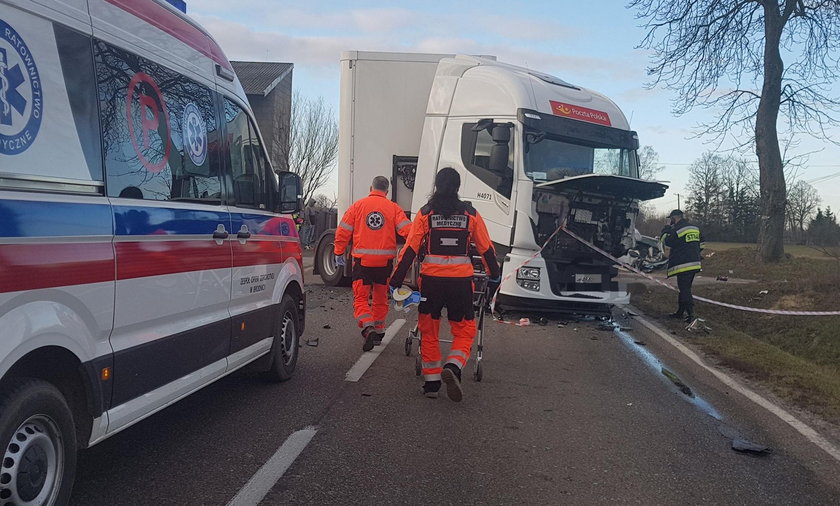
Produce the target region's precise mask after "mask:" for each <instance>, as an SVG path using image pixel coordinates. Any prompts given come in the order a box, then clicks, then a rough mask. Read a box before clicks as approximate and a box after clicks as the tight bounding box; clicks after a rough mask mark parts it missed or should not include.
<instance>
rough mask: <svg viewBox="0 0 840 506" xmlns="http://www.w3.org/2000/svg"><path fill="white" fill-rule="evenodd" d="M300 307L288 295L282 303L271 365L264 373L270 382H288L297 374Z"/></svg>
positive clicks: (275, 332)
mask: <svg viewBox="0 0 840 506" xmlns="http://www.w3.org/2000/svg"><path fill="white" fill-rule="evenodd" d="M299 321H300V320H299V319H298V306H297V304H296V303H295V300H294V299H293V298H292V296H291V295H289V294H286V295H284V296H283V299H282V300H281V301H280V308H279V310H278V311H277V322H276V323H275V326H274V343H272V345H271V352H270V353H271V365H270V366H269V368H268V370H267V371H265V372H264V373H263V377H264V378H265V379H266V380H268V381H273V382H280V381H286V380H288V379H289V378H291V377H292V374H293V373H294V372H295V365H296V364H297V359H298V350H299V349H300V348H299V346H298V344H299V342H300V333H299V331H298V322H299Z"/></svg>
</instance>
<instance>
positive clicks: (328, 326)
mask: <svg viewBox="0 0 840 506" xmlns="http://www.w3.org/2000/svg"><path fill="white" fill-rule="evenodd" d="M324 328H325V329H331V328H332V327H330V324H329V323H328V324H326V325H324Z"/></svg>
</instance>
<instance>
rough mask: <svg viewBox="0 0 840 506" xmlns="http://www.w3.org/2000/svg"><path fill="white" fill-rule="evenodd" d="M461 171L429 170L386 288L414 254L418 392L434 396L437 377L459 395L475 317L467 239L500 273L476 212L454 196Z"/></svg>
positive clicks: (491, 270) (492, 273)
mask: <svg viewBox="0 0 840 506" xmlns="http://www.w3.org/2000/svg"><path fill="white" fill-rule="evenodd" d="M460 186H461V176H460V175H459V174H458V172H457V171H456V170H455V169H453V168H450V167H446V168H443V169H441V170H440V171H439V172H438V173H437V175H436V176H435V191H434V193H433V194H432V197H431V198H430V199H429V202H428V204H426V205H425V206H423V207H422V208H421V209H420V212H419V213H417V216H416V217H415V218H414V222H413V223H412V225H411V232H410V233H409V236H408V239H406V243H405V247H404V248H403V249H402V252H401V253H400V260H399V263H398V264H397V268H396V270H395V271H394V274H393V276H391V281H390V285H391V288H392V289H393V288H397V287H399V286H400V285H402V282H403V279H405V275H406V273H407V272H408V269H409V268H410V267H411V265H412V264H413V263H414V260H415V258H417V257H419V258H420V281H419V284H420V293H421V295H422V297H423V299H421V302H420V306H419V307H418V313H419V315H418V319H417V325H418V328H419V330H420V335H421V340H420V355H421V361H422V371H423V378H424V379H425V384H424V385H423V394H424V395H426V396H427V397H433V398H434V397H437V395H438V390H440V387H441V381H443V382H444V383H445V384H446V393H447V395H448V396H449V398H450V399H452V400H453V401H456V402H457V401H460V400H461V398H462V395H463V393H462V391H461V370H462V369H463V368H464V366H465V365H466V363H467V360H468V359H469V357H470V349H471V348H472V343H473V339H475V332H476V323H475V316H474V310H473V274H474V268H473V262H472V257H471V244H474V245H475V249H476V250H477V252H478V254H479V255H481V257H482V259H483V262H484V265H485V268H486V272H487V273H488V275H489V277H490V279H491V280H494V281H498V278H499V276H500V274H501V269H500V267H499V262H498V260H497V259H496V251H495V250H494V249H493V243H492V242H491V241H490V235H489V234H488V233H487V226H486V225H485V224H484V220H482V219H481V215H479V214H478V212H477V211H476V210H475V209H473V207H472V206H471V205H470V204H469V203H467V202H462V201H461V200H460V199H459V198H458V188H459V187H460ZM444 308H446V317H447V319H448V320H449V327H450V329H451V331H452V348H451V349H450V351H449V355H448V357H447V359H446V363H445V364H442V363H441V360H442V357H441V353H440V341H439V332H440V317H441V311H442V310H443V309H444Z"/></svg>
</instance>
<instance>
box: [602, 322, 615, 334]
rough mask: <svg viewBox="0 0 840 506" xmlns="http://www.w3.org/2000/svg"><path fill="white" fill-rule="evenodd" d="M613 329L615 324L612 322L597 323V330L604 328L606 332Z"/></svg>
mask: <svg viewBox="0 0 840 506" xmlns="http://www.w3.org/2000/svg"><path fill="white" fill-rule="evenodd" d="M614 329H615V325H613V324H612V322H600V323H599V324H598V330H604V331H607V332H612V331H613V330H614Z"/></svg>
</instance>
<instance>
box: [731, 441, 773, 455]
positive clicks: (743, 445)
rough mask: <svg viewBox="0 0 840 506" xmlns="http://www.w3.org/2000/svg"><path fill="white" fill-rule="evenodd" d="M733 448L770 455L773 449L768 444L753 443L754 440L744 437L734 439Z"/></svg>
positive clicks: (742, 451) (737, 450)
mask: <svg viewBox="0 0 840 506" xmlns="http://www.w3.org/2000/svg"><path fill="white" fill-rule="evenodd" d="M732 449H733V450H735V451H736V452H739V453H749V454H753V455H768V454H770V453H772V451H773V450H771V449H770V448H769V447H767V446H764V445H760V444H758V443H753V442H752V441H750V440H748V439H743V438H735V439H733V440H732Z"/></svg>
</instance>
